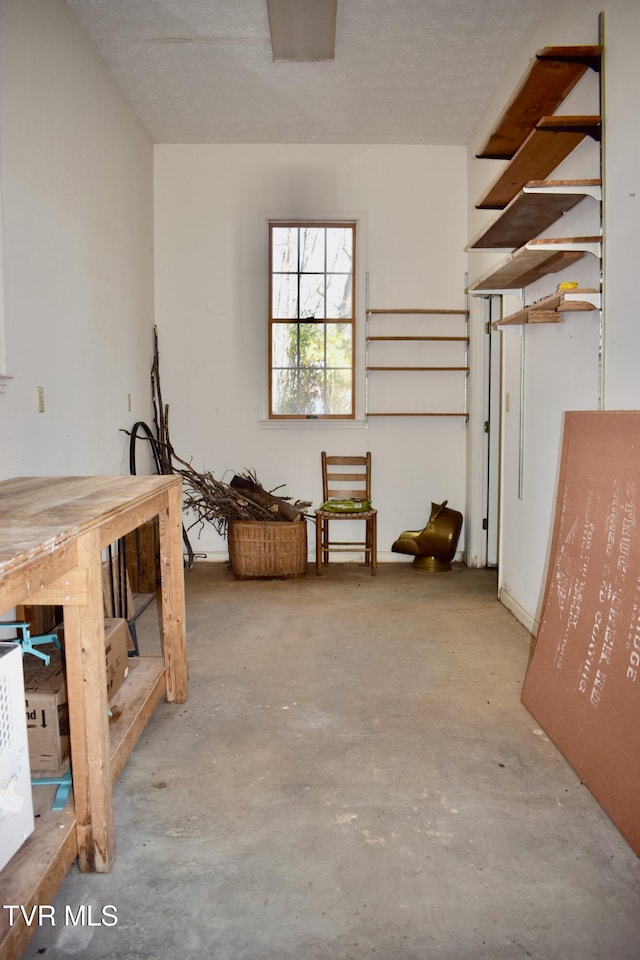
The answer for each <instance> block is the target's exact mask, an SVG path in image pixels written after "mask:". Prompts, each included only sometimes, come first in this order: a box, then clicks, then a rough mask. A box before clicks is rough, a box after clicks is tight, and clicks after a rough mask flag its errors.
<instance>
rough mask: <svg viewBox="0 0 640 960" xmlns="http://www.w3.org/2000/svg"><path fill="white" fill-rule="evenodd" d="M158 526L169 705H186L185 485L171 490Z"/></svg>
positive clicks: (166, 689) (187, 676) (187, 674)
mask: <svg viewBox="0 0 640 960" xmlns="http://www.w3.org/2000/svg"><path fill="white" fill-rule="evenodd" d="M158 526H159V531H160V576H161V580H162V586H161V596H162V639H163V653H164V669H165V691H166V698H167V701H168V702H169V703H184V702H185V700H186V699H187V684H188V679H189V671H188V664H187V649H186V639H185V603H184V560H183V557H182V487H181V486H178V485H177V484H176V485H175V486H173V487H172V488H171V489H170V490H169V491H168V504H167V509H166V510H163V511H162V512H161V513H160V516H159V524H158Z"/></svg>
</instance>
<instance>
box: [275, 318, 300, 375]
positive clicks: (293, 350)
mask: <svg viewBox="0 0 640 960" xmlns="http://www.w3.org/2000/svg"><path fill="white" fill-rule="evenodd" d="M271 330H272V333H271V337H272V339H271V363H272V366H274V367H295V366H297V364H298V324H297V323H274V324H273V327H272V328H271Z"/></svg>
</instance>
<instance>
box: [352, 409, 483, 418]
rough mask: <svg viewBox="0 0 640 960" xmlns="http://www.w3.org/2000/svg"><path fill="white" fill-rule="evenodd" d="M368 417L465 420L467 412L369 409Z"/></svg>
mask: <svg viewBox="0 0 640 960" xmlns="http://www.w3.org/2000/svg"><path fill="white" fill-rule="evenodd" d="M367 416H368V417H464V419H465V420H468V419H469V414H468V413H462V412H460V413H434V412H433V411H430V412H429V413H426V412H424V413H419V412H416V411H412V412H411V413H384V412H380V413H375V412H373V411H371V410H369V411H368V412H367Z"/></svg>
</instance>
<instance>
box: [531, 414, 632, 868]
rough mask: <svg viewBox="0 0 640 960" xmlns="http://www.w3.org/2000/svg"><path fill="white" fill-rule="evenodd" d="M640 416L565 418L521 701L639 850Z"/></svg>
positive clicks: (569, 415)
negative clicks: (536, 624) (543, 579)
mask: <svg viewBox="0 0 640 960" xmlns="http://www.w3.org/2000/svg"><path fill="white" fill-rule="evenodd" d="M639 512H640V411H598V412H596V411H587V412H569V413H566V414H565V419H564V434H563V443H562V457H561V464H560V474H559V479H558V490H557V500H556V513H555V520H554V528H553V538H552V543H551V553H550V558H549V568H548V569H549V572H548V578H547V583H546V589H545V596H544V602H543V609H542V617H541V622H540V628H539V631H538V636H537V639H536V644H535V648H534V652H533V656H532V658H531V663H530V665H529V669H528V671H527V676H526V679H525V683H524V687H523V693H522V702H523V703H524V705H525V706H526V707H527V709H528V710H529V711H530V713H531V714H533V716H534V717H535V719H536V720H537V721H538V723H539V724H540V726H541V727H543V728H544V730H545V731H546V732H547V734H548V735H549V737H550V738H551V740H552V741H553V742H554V743H555V744H556V746H557V747H558V748H559V749H560V751H561V752H562V753H563V754H564V756H565V757H566V759H567V760H568V761H569V763H570V764H571V765H572V767H573V768H574V769H575V771H576V772H577V773H578V774H579V776H580V777H581V779H582V780H584V782H585V784H586V785H587V787H588V788H589V789H590V790H591V792H592V793H593V795H594V796H595V798H596V799H597V800H598V802H599V803H600V804H601V806H602V807H603V809H604V810H605V811H606V813H607V814H608V815H609V817H610V818H611V820H612V821H613V822H614V823H615V825H616V826H617V827H618V829H619V830H620V832H621V833H622V835H623V836H624V837H625V838H626V840H627V841H628V843H629V844H630V845H631V847H632V848H633V850H634V851H635V852H636V853H637V854H639V855H640V803H639V802H638V797H639V795H640V747H639V741H638V731H639V730H640V533H639V529H638V527H639Z"/></svg>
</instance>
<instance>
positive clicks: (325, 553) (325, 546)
mask: <svg viewBox="0 0 640 960" xmlns="http://www.w3.org/2000/svg"><path fill="white" fill-rule="evenodd" d="M322 562H323V563H324V564H325V565H326V564H327V563H329V521H328V520H323V521H322Z"/></svg>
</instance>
